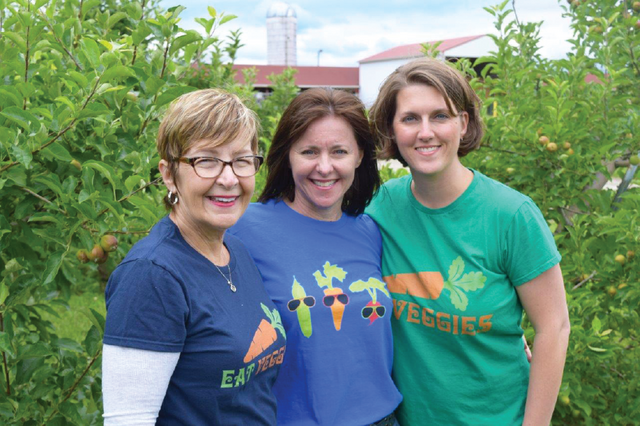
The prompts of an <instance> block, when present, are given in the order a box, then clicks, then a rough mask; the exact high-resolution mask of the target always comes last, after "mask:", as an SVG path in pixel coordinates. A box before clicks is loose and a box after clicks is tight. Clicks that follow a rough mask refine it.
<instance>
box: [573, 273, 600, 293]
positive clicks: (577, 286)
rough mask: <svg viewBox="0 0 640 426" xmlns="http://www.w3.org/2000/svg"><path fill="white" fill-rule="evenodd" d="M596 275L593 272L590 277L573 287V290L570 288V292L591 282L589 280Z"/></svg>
mask: <svg viewBox="0 0 640 426" xmlns="http://www.w3.org/2000/svg"><path fill="white" fill-rule="evenodd" d="M596 274H597V272H596V271H593V272H592V273H591V275H589V276H588V277H587V278H585V279H584V280H582V281H580V282H579V283H578V284H576V285H574V286H573V288H572V289H571V290H575V289H577V288H580V287H582V285H583V284H584V283H586V282H587V281H589V280H591V278H593V277H595V276H596Z"/></svg>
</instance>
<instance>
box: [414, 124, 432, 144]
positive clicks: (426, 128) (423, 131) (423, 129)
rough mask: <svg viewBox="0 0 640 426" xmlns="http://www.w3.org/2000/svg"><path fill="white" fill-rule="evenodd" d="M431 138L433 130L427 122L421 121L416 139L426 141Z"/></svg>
mask: <svg viewBox="0 0 640 426" xmlns="http://www.w3.org/2000/svg"><path fill="white" fill-rule="evenodd" d="M432 137H433V129H432V128H431V124H430V123H429V120H422V121H421V122H420V130H419V131H418V138H420V139H423V140H426V139H431V138H432Z"/></svg>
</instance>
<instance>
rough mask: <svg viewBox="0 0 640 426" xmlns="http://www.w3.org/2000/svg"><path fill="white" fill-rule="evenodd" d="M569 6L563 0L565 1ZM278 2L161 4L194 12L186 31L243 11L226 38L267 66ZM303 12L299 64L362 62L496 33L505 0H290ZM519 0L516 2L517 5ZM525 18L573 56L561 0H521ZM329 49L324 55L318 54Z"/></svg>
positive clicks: (246, 59)
mask: <svg viewBox="0 0 640 426" xmlns="http://www.w3.org/2000/svg"><path fill="white" fill-rule="evenodd" d="M560 1H561V2H563V3H564V4H566V2H564V0H560ZM275 2H276V1H275V0H261V1H249V0H216V1H211V2H206V1H205V2H203V1H202V0H162V1H161V3H160V5H161V6H162V7H164V8H169V7H172V6H176V5H182V6H185V7H186V8H187V9H186V10H185V11H184V12H182V14H181V15H180V16H181V17H182V21H181V22H180V26H181V27H182V28H184V29H196V30H200V29H201V27H200V25H199V24H197V23H196V22H195V21H194V19H195V18H197V17H205V18H209V14H208V12H207V6H213V7H214V8H215V9H216V10H217V11H218V13H220V12H224V13H225V14H227V15H236V16H238V18H237V19H234V20H232V21H230V22H228V23H226V24H224V25H223V26H222V27H220V28H219V35H220V36H222V37H225V36H226V35H227V34H228V31H230V30H237V29H241V31H242V36H241V42H242V44H244V46H243V47H242V48H241V49H240V50H239V52H238V58H237V59H236V61H235V63H236V64H256V65H264V64H266V63H267V28H266V14H267V10H268V9H269V7H270V6H271V5H272V4H273V3H275ZM286 3H288V4H290V5H291V6H292V7H293V8H294V9H295V10H296V15H297V25H298V37H297V56H298V65H302V66H304V65H307V66H315V65H317V64H318V58H319V62H320V65H322V66H342V67H355V66H358V61H359V60H362V59H364V58H367V57H369V56H371V55H374V54H376V53H380V52H382V51H384V50H386V49H390V48H392V47H395V46H400V45H403V44H412V43H423V42H427V41H436V40H442V39H448V38H457V37H465V36H472V35H479V34H490V33H492V34H496V33H497V31H496V29H495V26H494V18H493V16H491V15H490V14H489V13H488V12H486V11H485V10H484V9H483V7H489V6H492V5H495V4H497V3H499V1H498V0H422V1H418V0H394V1H388V0H387V1H373V0H372V1H362V0H323V1H317V0H315V1H314V0H288V1H286ZM511 3H512V2H509V4H511ZM515 9H516V13H517V16H518V19H519V20H520V21H521V22H539V21H543V24H542V28H541V30H540V35H541V37H542V39H541V46H542V48H541V50H540V53H541V54H542V56H544V57H546V58H549V59H558V58H562V57H564V56H565V55H566V53H567V52H568V51H569V49H570V44H569V43H568V42H567V41H566V40H568V39H569V38H571V36H572V31H571V28H570V20H569V19H568V18H563V16H562V15H563V10H562V8H561V7H560V4H559V1H558V0H515ZM319 50H322V52H321V53H320V55H318V51H319Z"/></svg>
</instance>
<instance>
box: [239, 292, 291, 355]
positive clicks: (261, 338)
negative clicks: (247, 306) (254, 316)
mask: <svg viewBox="0 0 640 426" xmlns="http://www.w3.org/2000/svg"><path fill="white" fill-rule="evenodd" d="M260 306H262V310H263V311H264V313H265V314H266V315H267V318H269V321H267V320H265V319H264V318H263V319H262V321H260V324H258V328H257V329H256V332H255V333H254V334H253V339H252V340H251V345H250V346H249V350H248V351H247V354H246V355H245V356H244V359H243V361H244V362H245V364H246V363H248V362H251V361H252V360H254V359H255V358H256V357H257V356H258V355H260V354H261V353H263V352H264V351H265V350H267V348H268V347H269V346H271V345H273V344H274V343H275V342H276V340H278V334H277V333H276V329H278V331H279V332H280V334H282V337H284V338H286V336H285V332H284V327H283V326H282V321H281V320H280V314H279V313H278V310H277V309H274V310H273V311H269V308H267V307H266V306H265V305H264V304H262V303H261V304H260Z"/></svg>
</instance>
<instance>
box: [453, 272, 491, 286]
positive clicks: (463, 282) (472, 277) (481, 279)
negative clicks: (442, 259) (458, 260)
mask: <svg viewBox="0 0 640 426" xmlns="http://www.w3.org/2000/svg"><path fill="white" fill-rule="evenodd" d="M485 281H487V277H485V276H484V275H482V272H469V273H468V274H464V275H463V276H462V278H460V279H459V280H458V281H455V282H452V284H453V285H455V286H456V287H460V288H461V289H463V290H465V291H475V290H478V289H479V288H482V287H484V283H485Z"/></svg>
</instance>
